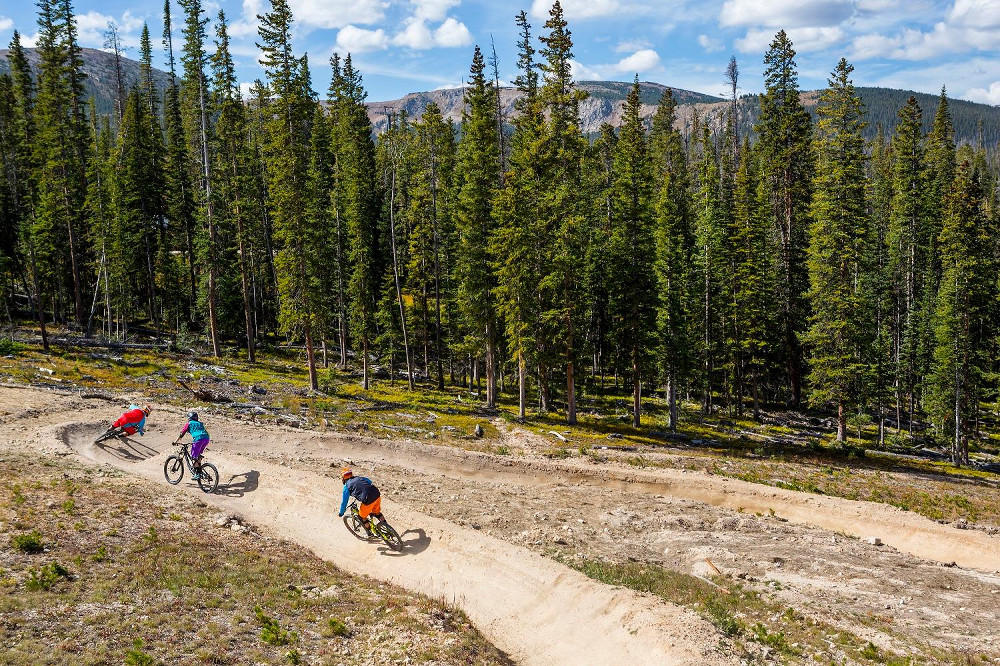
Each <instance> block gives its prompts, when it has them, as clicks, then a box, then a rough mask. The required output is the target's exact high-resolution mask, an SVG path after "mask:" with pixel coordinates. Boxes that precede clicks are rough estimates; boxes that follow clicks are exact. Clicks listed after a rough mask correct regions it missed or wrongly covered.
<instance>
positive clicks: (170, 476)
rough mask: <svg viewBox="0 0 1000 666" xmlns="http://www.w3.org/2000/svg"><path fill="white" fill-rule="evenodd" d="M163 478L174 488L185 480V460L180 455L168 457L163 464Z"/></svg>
mask: <svg viewBox="0 0 1000 666" xmlns="http://www.w3.org/2000/svg"><path fill="white" fill-rule="evenodd" d="M163 476H164V477H165V478H166V479H167V483H169V484H170V485H172V486H176V485H177V484H178V483H180V482H181V479H183V478H184V459H183V458H181V457H180V456H178V455H172V456H167V459H166V461H165V462H164V463H163Z"/></svg>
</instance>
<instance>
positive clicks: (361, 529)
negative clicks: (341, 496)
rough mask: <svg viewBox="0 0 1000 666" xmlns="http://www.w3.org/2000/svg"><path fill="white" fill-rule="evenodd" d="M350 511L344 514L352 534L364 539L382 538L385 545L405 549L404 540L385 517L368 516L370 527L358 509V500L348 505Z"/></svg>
mask: <svg viewBox="0 0 1000 666" xmlns="http://www.w3.org/2000/svg"><path fill="white" fill-rule="evenodd" d="M347 510H348V513H346V514H345V515H344V525H345V526H346V527H347V529H349V530H350V531H351V534H353V535H354V536H356V537H357V538H359V539H362V540H365V541H367V540H369V539H381V540H382V541H384V542H385V545H387V546H389V548H392V549H393V550H403V541H402V539H400V538H399V534H398V533H397V532H396V530H394V529H393V527H392V525H390V524H389V523H388V522H386V520H385V518H382V519H379V518H376V517H375V516H374V515H370V516H369V517H368V524H369V525H370V527H365V521H364V520H363V519H362V518H361V513H360V512H359V511H358V503H357V501H352V502H351V504H350V505H349V506H348V507H347Z"/></svg>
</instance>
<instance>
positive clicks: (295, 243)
mask: <svg viewBox="0 0 1000 666" xmlns="http://www.w3.org/2000/svg"><path fill="white" fill-rule="evenodd" d="M258 19H259V20H260V27H259V29H258V32H259V34H260V38H261V42H260V43H259V44H258V46H259V48H260V49H261V52H262V58H261V64H262V65H263V66H264V69H265V71H266V73H267V78H268V82H269V90H270V93H271V97H272V99H273V101H272V109H271V110H272V116H271V118H270V119H269V122H268V145H267V146H265V159H266V160H267V177H268V192H267V194H268V201H267V204H268V208H269V209H270V211H271V216H272V218H273V220H274V232H275V240H276V241H277V243H278V251H277V255H276V257H275V268H276V270H277V274H278V290H279V293H280V294H281V299H280V305H281V312H280V323H281V327H282V328H283V329H284V330H285V331H288V332H299V331H301V332H302V334H303V335H304V337H305V343H306V357H307V361H308V365H309V385H310V386H311V387H312V388H313V389H314V390H315V389H317V388H319V381H318V378H317V376H316V356H315V350H314V347H313V327H314V324H315V318H316V315H317V312H316V300H317V297H316V279H315V272H316V266H315V257H316V252H317V249H318V248H319V246H320V243H321V239H319V238H316V237H315V229H313V228H311V227H310V225H309V224H308V218H307V216H306V211H305V208H304V207H303V206H302V205H301V202H302V201H303V200H305V199H306V195H307V192H308V189H309V182H308V137H307V136H306V134H305V128H306V126H307V123H308V121H309V120H310V119H311V118H312V108H313V107H312V104H313V101H312V99H311V95H312V92H311V91H310V90H309V89H308V87H306V85H304V84H305V82H307V81H308V71H306V64H305V62H304V61H303V60H302V59H301V58H297V57H295V56H294V55H293V53H292V42H291V30H292V12H291V9H289V7H288V3H287V0H272V2H271V11H270V12H268V13H267V14H264V15H258Z"/></svg>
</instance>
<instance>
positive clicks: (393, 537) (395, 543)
mask: <svg viewBox="0 0 1000 666" xmlns="http://www.w3.org/2000/svg"><path fill="white" fill-rule="evenodd" d="M375 530H376V531H377V532H378V535H379V536H380V537H382V541H385V545H387V546H389V548H392V549H393V550H403V540H402V539H400V538H399V534H398V533H397V532H396V530H394V529H393V528H392V525H390V524H389V523H386V522H380V523H379V524H378V526H377V527H376V528H375Z"/></svg>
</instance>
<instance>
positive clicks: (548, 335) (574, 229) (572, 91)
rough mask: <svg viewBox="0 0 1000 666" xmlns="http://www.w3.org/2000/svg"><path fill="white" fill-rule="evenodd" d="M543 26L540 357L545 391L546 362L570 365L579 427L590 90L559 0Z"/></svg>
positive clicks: (569, 399) (569, 401) (570, 399)
mask: <svg viewBox="0 0 1000 666" xmlns="http://www.w3.org/2000/svg"><path fill="white" fill-rule="evenodd" d="M545 28H547V29H548V30H549V33H548V34H547V35H545V36H543V37H541V38H540V39H541V42H542V49H541V55H542V56H543V57H544V61H543V62H542V63H541V64H540V69H541V70H542V72H543V77H544V83H543V85H542V88H541V90H540V92H539V94H540V99H541V101H542V103H543V105H544V109H545V112H546V115H547V119H548V122H547V123H546V128H545V134H544V144H543V145H542V146H541V149H542V151H543V154H542V155H541V156H540V157H541V159H542V161H543V165H544V167H543V168H544V169H545V171H544V172H543V173H544V178H543V180H542V182H541V185H542V193H541V197H540V203H541V207H540V212H541V217H542V222H543V224H544V229H545V236H544V237H543V238H542V239H538V240H539V241H541V242H544V243H545V244H546V245H547V246H548V248H549V253H550V254H549V257H548V258H547V261H546V265H547V266H548V269H547V273H546V274H545V275H543V276H542V280H541V284H540V287H541V290H542V303H543V305H542V308H543V311H542V315H541V319H542V325H543V335H544V336H545V340H546V343H547V345H550V347H551V351H550V354H551V356H550V357H549V358H544V357H543V358H542V359H540V361H541V372H542V373H543V374H542V376H541V378H540V379H541V381H542V384H543V386H542V391H543V393H544V392H545V391H546V390H547V384H548V381H547V377H546V374H547V369H546V366H547V363H548V362H552V361H554V360H555V358H557V355H558V356H561V357H562V359H561V360H562V362H563V364H564V366H565V369H566V422H567V423H568V424H569V425H575V424H576V377H575V368H576V361H577V357H578V355H579V354H580V351H581V345H580V339H579V338H580V336H579V334H578V331H579V329H580V328H581V326H580V319H581V317H582V315H583V312H582V308H580V307H579V304H580V303H581V302H583V301H584V299H583V298H582V296H583V294H582V293H581V292H582V286H583V284H584V280H583V277H584V275H583V271H584V267H583V265H582V258H583V257H584V256H585V255H586V248H585V245H586V242H585V241H586V237H585V224H584V222H585V218H586V216H585V214H584V212H583V209H584V204H585V202H584V200H583V197H582V196H581V192H580V190H579V187H578V183H579V182H580V179H581V167H582V162H583V155H584V152H585V149H586V140H585V139H584V138H583V135H582V134H581V133H580V118H579V105H580V101H581V100H582V99H584V98H585V97H586V93H585V92H583V91H580V90H577V88H576V86H575V84H574V83H573V77H572V71H571V61H572V58H573V40H572V35H571V33H570V31H569V29H568V28H567V23H566V19H565V16H564V14H563V9H562V5H561V4H560V3H559V0H556V2H555V3H554V4H553V5H552V9H550V10H549V19H548V20H547V21H546V22H545ZM546 356H548V354H547V355H546Z"/></svg>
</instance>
